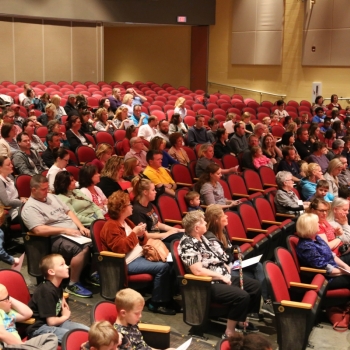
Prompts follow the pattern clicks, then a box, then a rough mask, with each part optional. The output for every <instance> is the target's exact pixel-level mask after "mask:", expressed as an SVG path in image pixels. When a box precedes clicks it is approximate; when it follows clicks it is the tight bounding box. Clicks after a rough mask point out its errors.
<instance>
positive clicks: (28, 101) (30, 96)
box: [22, 88, 40, 109]
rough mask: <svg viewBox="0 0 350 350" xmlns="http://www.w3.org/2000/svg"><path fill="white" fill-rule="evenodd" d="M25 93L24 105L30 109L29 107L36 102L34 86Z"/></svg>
mask: <svg viewBox="0 0 350 350" xmlns="http://www.w3.org/2000/svg"><path fill="white" fill-rule="evenodd" d="M25 95H26V97H25V98H24V100H23V101H22V106H23V107H25V108H27V109H29V107H30V106H31V105H33V104H34V100H35V92H34V90H33V89H32V88H29V89H27V91H26V93H25ZM36 100H39V99H36ZM39 101H40V100H39ZM35 109H37V108H35Z"/></svg>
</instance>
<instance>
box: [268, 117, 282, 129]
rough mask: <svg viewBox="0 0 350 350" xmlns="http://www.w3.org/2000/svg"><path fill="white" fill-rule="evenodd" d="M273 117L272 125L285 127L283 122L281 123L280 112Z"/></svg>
mask: <svg viewBox="0 0 350 350" xmlns="http://www.w3.org/2000/svg"><path fill="white" fill-rule="evenodd" d="M271 117H272V120H271V123H270V127H273V126H280V127H282V128H284V126H283V124H282V123H280V118H279V116H278V114H273V115H272V116H271Z"/></svg>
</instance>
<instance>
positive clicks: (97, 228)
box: [90, 219, 107, 252]
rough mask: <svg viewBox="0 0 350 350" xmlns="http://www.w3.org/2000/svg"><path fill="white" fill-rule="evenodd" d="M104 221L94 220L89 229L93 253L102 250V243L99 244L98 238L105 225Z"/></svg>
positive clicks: (99, 239)
mask: <svg viewBox="0 0 350 350" xmlns="http://www.w3.org/2000/svg"><path fill="white" fill-rule="evenodd" d="M106 222H107V221H106V220H103V219H98V220H95V221H94V222H93V223H92V224H91V227H90V231H91V239H92V244H93V247H94V251H95V252H101V251H102V250H103V249H102V243H101V238H100V232H101V230H102V228H103V225H104V224H105V223H106Z"/></svg>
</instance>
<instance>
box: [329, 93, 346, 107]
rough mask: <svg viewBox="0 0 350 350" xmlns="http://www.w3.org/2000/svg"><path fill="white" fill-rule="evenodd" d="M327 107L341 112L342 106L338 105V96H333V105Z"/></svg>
mask: <svg viewBox="0 0 350 350" xmlns="http://www.w3.org/2000/svg"><path fill="white" fill-rule="evenodd" d="M327 107H328V109H330V110H332V109H334V108H336V109H338V110H339V111H340V110H341V109H342V108H341V106H340V104H339V103H338V95H336V94H333V95H332V96H331V103H330V104H329V105H328V106H327Z"/></svg>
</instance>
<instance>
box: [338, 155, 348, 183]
mask: <svg viewBox="0 0 350 350" xmlns="http://www.w3.org/2000/svg"><path fill="white" fill-rule="evenodd" d="M336 158H339V160H340V161H341V162H342V164H343V169H342V171H341V173H340V174H339V175H338V181H339V186H342V185H345V186H350V170H349V168H348V162H347V160H346V158H345V157H344V156H342V155H340V156H337V157H336Z"/></svg>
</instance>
